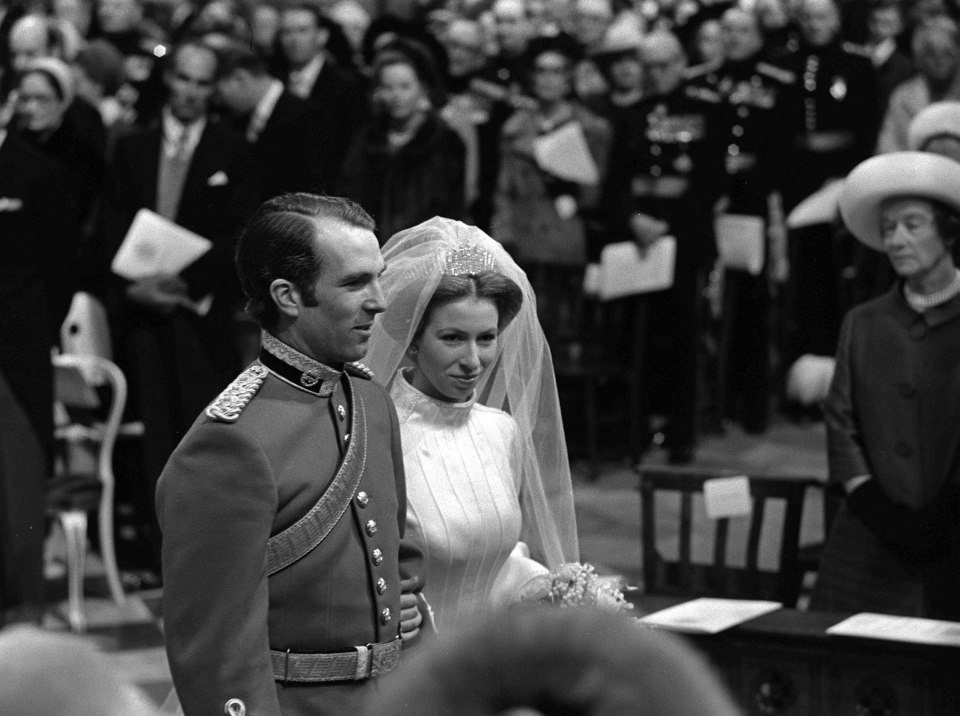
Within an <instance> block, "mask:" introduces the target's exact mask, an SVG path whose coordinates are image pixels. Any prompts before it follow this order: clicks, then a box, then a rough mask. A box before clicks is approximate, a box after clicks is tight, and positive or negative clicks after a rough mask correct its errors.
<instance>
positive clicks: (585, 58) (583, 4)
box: [571, 0, 613, 102]
mask: <svg viewBox="0 0 960 716" xmlns="http://www.w3.org/2000/svg"><path fill="white" fill-rule="evenodd" d="M612 22H613V6H612V5H611V0H574V3H573V17H572V22H571V34H572V35H573V37H574V39H575V40H576V41H577V42H579V43H580V48H581V59H580V61H579V62H578V63H577V65H576V68H575V69H574V75H573V90H574V94H576V96H577V97H578V98H579V99H580V100H582V101H584V102H589V100H590V99H591V98H594V97H602V96H603V95H604V94H605V93H606V91H607V83H606V81H605V80H604V77H603V74H602V73H601V72H600V69H599V68H598V67H597V64H596V63H595V62H594V61H593V57H592V54H593V53H594V52H595V51H596V50H597V48H599V47H600V44H601V43H602V42H603V38H604V36H605V35H606V33H607V28H609V27H610V24H611V23H612Z"/></svg>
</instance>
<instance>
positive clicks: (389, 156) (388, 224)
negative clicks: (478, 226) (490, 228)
mask: <svg viewBox="0 0 960 716" xmlns="http://www.w3.org/2000/svg"><path fill="white" fill-rule="evenodd" d="M373 76H374V84H375V88H374V93H373V96H374V102H375V112H374V115H373V118H372V119H371V121H370V122H369V123H368V124H367V126H366V128H364V129H363V130H362V131H361V132H360V134H359V135H358V137H357V139H356V141H355V142H354V144H353V146H352V147H351V148H350V151H349V152H348V155H347V160H346V161H345V162H344V167H343V174H342V177H341V180H340V185H339V186H340V193H341V194H343V195H344V196H347V197H349V198H351V199H353V200H354V201H356V202H358V203H359V204H360V205H361V206H363V207H365V208H366V209H367V210H368V211H369V212H370V214H371V215H372V216H373V217H374V219H375V220H376V221H377V226H378V229H379V232H380V238H381V241H385V240H386V239H387V238H389V237H390V236H391V235H393V234H394V233H395V232H397V231H400V230H402V229H407V228H409V227H411V226H413V225H414V224H417V223H419V222H421V221H424V220H426V219H429V218H430V217H431V216H450V217H453V218H457V219H459V218H462V217H463V215H464V212H465V201H466V197H465V184H466V169H465V162H466V149H465V147H464V144H463V141H462V140H461V139H460V136H459V135H458V134H457V132H456V131H455V130H454V129H452V128H450V127H449V126H448V125H447V124H446V123H445V122H444V121H443V120H442V119H441V117H440V115H439V113H438V108H439V107H441V106H442V105H443V104H444V103H445V101H446V93H445V92H444V88H443V86H442V81H441V80H440V76H439V74H438V72H437V68H436V66H435V63H434V61H433V59H432V58H431V56H430V53H429V52H428V50H427V49H426V48H425V47H423V46H422V45H420V44H419V43H417V42H416V41H413V40H407V39H403V40H400V39H398V40H394V41H392V42H391V43H389V44H387V45H385V46H384V47H383V48H382V49H380V50H379V51H378V52H377V54H376V56H375V57H374V61H373Z"/></svg>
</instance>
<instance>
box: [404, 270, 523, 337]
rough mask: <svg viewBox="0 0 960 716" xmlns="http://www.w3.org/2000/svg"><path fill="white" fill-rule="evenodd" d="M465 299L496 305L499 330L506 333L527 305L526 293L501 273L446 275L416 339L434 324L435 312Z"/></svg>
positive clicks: (427, 310) (418, 329)
mask: <svg viewBox="0 0 960 716" xmlns="http://www.w3.org/2000/svg"><path fill="white" fill-rule="evenodd" d="M463 298H484V299H487V300H490V301H493V305H494V306H496V307H497V328H498V329H499V330H501V331H502V330H503V329H504V328H506V327H507V324H509V323H510V321H512V320H513V319H514V317H515V316H516V315H517V313H519V311H520V306H522V305H523V292H522V291H521V290H520V287H519V286H518V285H517V284H516V282H515V281H513V279H510V278H507V277H506V276H504V275H503V274H502V273H499V272H497V271H480V272H479V273H475V274H461V275H453V274H444V275H443V277H442V278H441V279H440V283H438V284H437V288H436V290H435V291H434V292H433V296H431V297H430V302H429V303H428V304H427V307H426V309H425V310H424V312H423V318H422V319H421V320H420V325H419V326H417V331H416V333H414V336H413V337H414V339H416V338H419V337H420V335H421V334H422V333H423V329H424V327H425V326H426V325H427V324H428V323H429V322H430V317H431V316H432V315H433V312H434V311H436V310H437V309H438V308H440V307H441V306H445V305H446V304H448V303H453V302H454V301H459V300H460V299H463Z"/></svg>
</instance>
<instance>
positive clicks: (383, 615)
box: [380, 607, 393, 624]
mask: <svg viewBox="0 0 960 716" xmlns="http://www.w3.org/2000/svg"><path fill="white" fill-rule="evenodd" d="M391 619H393V612H391V611H390V607H384V608H383V609H381V610H380V623H381V624H389V623H390V620H391Z"/></svg>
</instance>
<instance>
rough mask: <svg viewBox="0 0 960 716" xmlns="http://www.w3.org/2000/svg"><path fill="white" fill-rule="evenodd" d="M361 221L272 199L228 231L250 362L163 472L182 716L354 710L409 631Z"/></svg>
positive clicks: (368, 240)
mask: <svg viewBox="0 0 960 716" xmlns="http://www.w3.org/2000/svg"><path fill="white" fill-rule="evenodd" d="M373 227H374V224H373V220H372V219H371V218H370V216H369V215H368V214H367V213H366V212H365V211H363V209H361V208H360V207H359V206H358V205H356V204H354V203H353V202H351V201H348V200H346V199H340V198H336V197H320V196H314V195H310V194H286V195H284V196H280V197H275V198H273V199H270V200H268V201H267V202H266V203H265V204H264V205H263V206H262V207H261V208H260V210H259V211H258V212H257V213H256V214H255V215H254V217H253V218H252V219H251V220H250V222H249V224H248V225H247V228H246V230H245V231H244V233H243V235H242V236H241V238H240V242H239V245H238V250H237V269H238V272H239V274H240V281H241V283H242V285H243V289H244V292H245V293H246V295H247V299H248V301H247V311H248V312H249V313H250V315H251V316H252V317H253V318H255V319H256V321H257V323H259V324H260V326H261V327H262V328H263V329H264V334H263V343H262V345H261V349H260V355H259V359H258V360H256V361H254V362H253V363H252V364H251V365H250V366H249V367H248V368H247V369H246V370H245V371H244V372H243V373H241V374H240V376H238V377H237V378H236V380H234V381H233V383H231V384H230V386H229V387H227V389H226V390H224V391H223V393H221V394H220V397H219V398H217V399H216V400H214V401H213V402H212V403H211V404H210V405H209V406H208V407H207V409H206V410H205V411H204V414H203V415H201V416H200V417H199V418H198V419H197V421H196V423H194V425H193V427H192V428H191V429H190V432H188V433H187V435H186V437H185V438H184V439H183V441H182V442H181V443H180V445H179V447H178V448H177V449H176V451H175V452H174V454H173V456H172V457H171V459H170V462H169V464H168V465H167V467H166V469H165V470H164V472H163V475H162V476H161V478H160V482H159V485H158V490H157V507H158V511H159V517H160V521H161V524H162V525H163V531H164V547H163V572H164V580H165V582H164V595H163V596H164V604H163V615H164V626H165V635H166V645H167V655H168V657H169V660H170V666H171V672H172V674H173V681H174V684H175V685H176V688H177V693H178V695H179V697H180V702H181V705H182V706H183V711H184V714H185V715H186V716H202V715H206V714H215V713H216V714H219V713H227V714H242V713H249V714H257V716H280V714H281V713H283V714H287V715H288V716H291V715H294V714H296V715H299V714H304V715H306V714H311V715H312V716H329V715H331V714H338V715H339V714H355V713H358V712H359V711H360V710H361V709H360V706H361V703H362V702H363V700H364V699H366V698H368V697H369V696H370V695H371V693H375V692H376V677H378V676H381V675H383V674H385V673H387V672H389V671H391V670H392V669H393V668H394V667H395V666H396V664H397V661H398V660H399V658H400V648H401V644H403V643H409V641H410V640H411V639H413V637H415V636H416V633H417V632H418V631H419V627H420V623H421V620H422V617H421V615H420V610H419V609H418V606H417V601H418V599H417V596H416V594H415V592H417V591H418V590H419V587H420V585H421V581H420V577H419V570H420V568H421V566H422V563H421V561H420V558H419V557H420V555H419V552H417V551H415V550H414V549H413V548H412V547H407V546H406V544H405V543H404V542H403V541H402V537H403V529H404V523H405V517H406V489H405V484H404V474H403V454H402V450H401V447H400V434H399V426H398V422H397V416H396V412H395V410H394V407H393V404H392V403H391V401H390V398H389V397H388V395H387V392H386V390H384V388H383V387H381V386H380V385H379V384H377V383H375V382H373V381H372V380H371V377H372V374H371V373H370V371H369V370H368V369H367V368H365V367H364V366H363V365H361V364H359V363H355V362H353V361H356V360H358V359H360V358H362V357H363V356H364V354H365V353H366V351H367V344H368V341H369V339H370V330H371V327H372V325H373V322H374V320H375V318H376V316H377V314H378V313H381V312H382V311H383V310H384V308H385V304H384V298H383V291H382V289H381V287H380V274H381V273H382V272H383V269H384V261H383V258H382V257H381V255H380V251H379V244H378V243H377V238H376V236H375V235H374V233H373Z"/></svg>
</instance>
